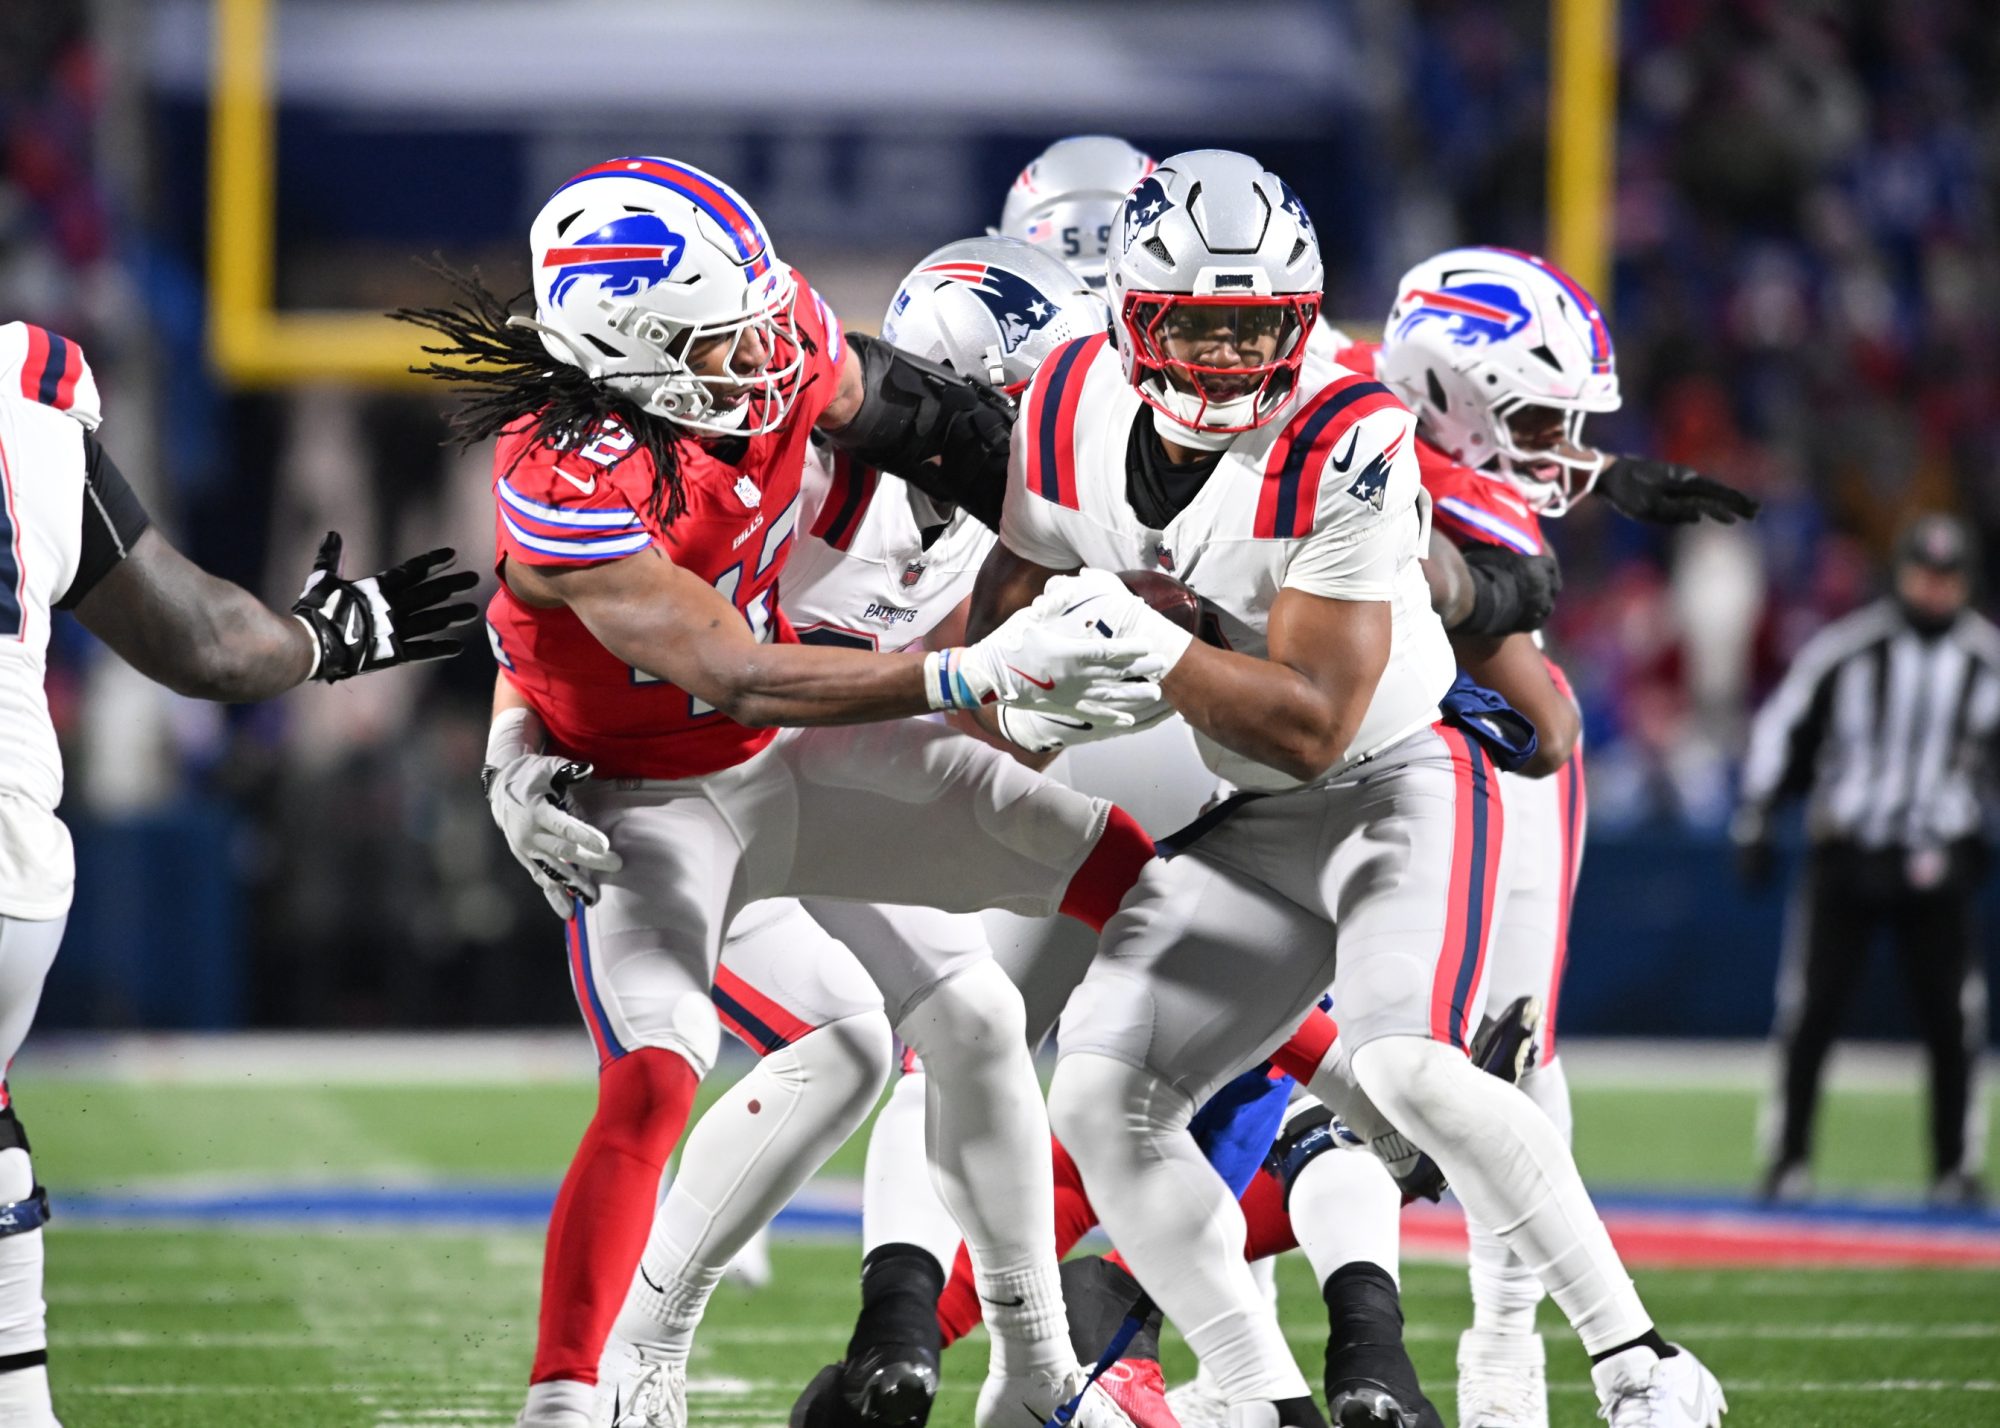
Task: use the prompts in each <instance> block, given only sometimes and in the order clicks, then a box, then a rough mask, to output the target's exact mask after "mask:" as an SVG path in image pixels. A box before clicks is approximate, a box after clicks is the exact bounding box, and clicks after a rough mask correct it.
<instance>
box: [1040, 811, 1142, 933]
mask: <svg viewBox="0 0 2000 1428" xmlns="http://www.w3.org/2000/svg"><path fill="white" fill-rule="evenodd" d="M1152 861H1153V840H1152V839H1151V838H1149V837H1147V836H1146V830H1145V829H1143V828H1141V827H1140V826H1139V820H1138V819H1136V818H1134V817H1133V816H1132V815H1131V814H1129V813H1127V812H1126V811H1125V810H1124V809H1122V808H1120V807H1118V805H1117V804H1115V803H1114V804H1113V805H1112V806H1111V816H1110V817H1109V818H1108V819H1106V820H1105V823H1104V832H1103V833H1102V834H1101V835H1100V836H1099V837H1098V840H1097V846H1096V847H1095V848H1092V849H1091V850H1090V856H1089V857H1087V858H1085V859H1084V860H1083V866H1082V867H1080V868H1078V869H1077V870H1076V876H1075V877H1073V878H1071V879H1070V880H1069V886H1068V887H1067V888H1065V889H1064V890H1063V900H1062V911H1063V915H1064V916H1066V917H1073V918H1075V919H1076V920H1077V921H1078V922H1081V923H1082V924H1083V925H1084V926H1085V927H1088V928H1089V929H1090V930H1091V931H1093V932H1102V931H1103V930H1104V924H1105V923H1107V922H1109V921H1110V920H1111V914H1112V913H1114V912H1116V911H1118V904H1119V903H1121V902H1123V901H1124V900H1125V894H1126V893H1128V892H1130V891H1132V884H1134V883H1136V882H1138V881H1139V874H1140V873H1142V872H1144V871H1145V870H1146V864H1148V863H1150V862H1152Z"/></svg>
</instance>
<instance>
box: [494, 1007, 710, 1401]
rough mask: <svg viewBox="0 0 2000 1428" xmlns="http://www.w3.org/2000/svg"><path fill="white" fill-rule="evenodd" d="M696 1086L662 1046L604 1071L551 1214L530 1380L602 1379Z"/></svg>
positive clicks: (685, 1067) (696, 1079) (694, 1077)
mask: <svg viewBox="0 0 2000 1428" xmlns="http://www.w3.org/2000/svg"><path fill="white" fill-rule="evenodd" d="M700 1080H701V1078H700V1077H699V1076H697V1075H696V1074H695V1070H694V1068H693V1067H692V1066H690V1065H688V1063H687V1061H686V1060H685V1059H684V1058H682V1057H681V1056H679V1055H678V1054H676V1053H675V1052H672V1051H667V1050H665V1049H663V1048H660V1047H656V1046H647V1047H640V1048H639V1049H638V1050H636V1051H633V1052H631V1053H629V1054H628V1055H625V1056H622V1057H620V1058H619V1059H617V1060H616V1061H613V1062H611V1063H610V1064H608V1065H607V1066H605V1068H604V1069H603V1071H602V1072H600V1073H599V1075H598V1078H597V1114H596V1115H595V1116H593V1117H592V1118H591V1122H590V1127H589V1129H587V1130H585V1131H584V1133H583V1141H582V1143H581V1144H579V1145H578V1146H577V1148H576V1155H575V1156H574V1157H573V1158H572V1159H571V1160H570V1163H569V1173H568V1174H567V1175H565V1176H564V1177H563V1183H562V1189H560V1190H559V1191H557V1192H556V1207H555V1211H554V1213H552V1214H551V1215H550V1216H549V1240H548V1249H547V1251H546V1252H545V1254H544V1256H543V1259H542V1313H541V1324H540V1331H539V1333H538V1335H537V1337H536V1340H535V1367H534V1372H533V1374H532V1375H531V1376H530V1378H529V1382H530V1383H547V1382H548V1381H549V1380H551V1379H574V1380H577V1381H579V1382H582V1383H595V1382H597V1360H598V1356H599V1355H600V1354H602V1353H603V1352H604V1341H605V1339H606V1338H608V1337H609V1336H610V1333H611V1321H612V1320H613V1319H615V1318H617V1317H618V1310H619V1308H620V1307H621V1306H622V1305H623V1304H624V1302H625V1290H626V1287H627V1286H628V1285H630V1284H631V1282H632V1271H633V1270H634V1269H636V1268H637V1267H638V1264H639V1256H640V1254H641V1253H642V1252H643V1251H644V1250H645V1248H646V1234H647V1232H648V1231H649V1230H650V1229H651V1228H652V1226H653V1205H654V1202H655V1201H656V1200H657V1199H658V1198H659V1193H660V1172H661V1170H662V1169H663V1168H664V1167H665V1166H666V1163H667V1157H668V1156H670V1155H672V1154H673V1150H674V1146H675V1144H676V1143H678V1142H679V1140H680V1138H681V1132H682V1131H683V1130H684V1129H686V1127H687V1119H688V1112H689V1110H690V1109H692V1108H693V1106H694V1092H695V1087H696V1086H697V1085H699V1084H700Z"/></svg>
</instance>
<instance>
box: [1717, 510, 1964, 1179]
mask: <svg viewBox="0 0 2000 1428" xmlns="http://www.w3.org/2000/svg"><path fill="white" fill-rule="evenodd" d="M1974 567H1975V551H1974V548H1973V542H1972V538H1971V535H1970V534H1969V532H1968V531H1967V529H1966V528H1965V526H1963V525H1961V524H1960V523H1959V522H1958V521H1956V520H1954V519H1952V518H1951V517H1949V516H1942V515H1929V516H1922V517H1919V518H1918V519H1917V520H1916V521H1915V522H1914V523H1912V524H1911V525H1910V526H1908V527H1907V528H1906V529H1905V530H1904V531H1903V533H1902V535H1901V536H1900V537H1899V539H1898V540H1897V543H1896V554H1895V566H1894V571H1893V574H1894V589H1893V592H1892V594H1891V595H1890V596H1889V597H1888V598H1885V599H1883V600H1880V601H1878V602H1877V603H1875V604H1873V605H1870V606H1867V607H1866V608H1864V609H1862V610H1858V611H1856V612H1855V613H1854V614H1852V615H1849V616H1848V617H1847V618H1845V619H1843V620H1840V621H1837V622H1836V623H1834V624H1832V625H1830V626H1828V627H1827V628H1826V629H1824V630H1822V631H1821V632H1820V633H1819V634H1818V635H1817V636H1815V637H1814V638H1813V639H1812V640H1811V641H1810V642H1809V643H1808V644H1807V645H1806V647H1805V648H1804V649H1803V650H1801V651H1800V652H1799V656H1798V660H1797V662H1796V663H1795V664H1794V665H1793V666H1792V669H1791V672H1790V673H1789V674H1788V675H1787V676H1786V677H1785V681H1784V683H1783V684H1781V685H1780V686H1779V687H1778V690H1777V692H1776V693H1775V694H1774V695H1772V696H1771V700H1770V702H1769V703H1768V704H1766V705H1765V706H1764V708H1763V709H1761V710H1760V711H1758V714H1757V718H1756V722H1755V723H1754V724H1753V726H1752V728H1751V733H1750V752H1749V757H1748V759H1747V760H1746V762H1745V765H1744V769H1743V802H1742V806H1741V807H1740V808H1739V809H1738V811H1737V815H1736V820H1735V823H1734V825H1733V826H1732V830H1731V832H1732V836H1733V837H1734V839H1735V842H1736V845H1737V851H1738V859H1739V865H1740V868H1741V870H1742V872H1743V874H1744V877H1745V880H1746V881H1748V882H1749V883H1750V884H1751V885H1752V886H1757V885H1760V884H1762V883H1765V882H1767V881H1768V880H1769V878H1770V875H1771V870H1772V866H1773V857H1772V844H1771V832H1770V825H1771V811H1772V809H1773V808H1774V807H1775V806H1776V805H1777V804H1778V802H1779V801H1780V800H1782V799H1784V798H1786V797H1788V796H1790V795H1792V794H1795V793H1802V792H1803V793H1808V794H1809V799H1808V803H1807V812H1806V831H1807V836H1808V840H1809V843H1810V845H1811V846H1810V851H1809V853H1808V855H1807V859H1806V866H1805V875H1804V878H1803V879H1802V881H1801V884H1800V886H1799V888H1798V890H1797V894H1796V896H1795V898H1794V901H1793V905H1792V909H1791V914H1790V919H1789V926H1788V928H1787V935H1786V942H1785V954H1784V958H1783V962H1782V966H1781V970H1780V972H1779V976H1778V1020H1777V1028H1776V1031H1775V1036H1776V1038H1777V1040H1778V1042H1779V1044H1780V1045H1781V1046H1782V1048H1783V1051H1784V1069H1783V1080H1782V1082H1781V1084H1780V1087H1779V1097H1778V1104H1777V1105H1776V1107H1775V1108H1774V1109H1775V1111H1776V1113H1777V1114H1776V1116H1775V1126H1773V1127H1771V1129H1773V1130H1774V1131H1775V1137H1774V1140H1773V1143H1772V1144H1771V1146H1770V1148H1769V1152H1768V1153H1769V1155H1770V1160H1769V1162H1768V1165H1767V1167H1766V1172H1765V1177H1764V1182H1763V1193H1764V1196H1765V1198H1767V1199H1771V1200H1791V1199H1797V1198H1799V1197H1801V1196H1803V1195H1804V1194H1805V1192H1806V1190H1807V1188H1808V1182H1809V1177H1808V1166H1809V1164H1810V1160H1811V1149H1812V1126H1813V1112H1814V1109H1815V1106H1816V1103H1817V1101H1818V1099H1819V1082H1820V1071H1821V1069H1822V1068H1823V1067H1824V1066H1825V1064H1826V1056H1827V1052H1828V1050H1829V1049H1830V1048H1831V1047H1832V1045H1833V1039H1834V1035H1835V1032H1836V1031H1837V1029H1838V1027H1839V1023H1840V1017H1841V1013H1842V1011H1843V1009H1844V1008H1845V1007H1846V1004H1847V1002H1848V999H1849V995H1850V993H1851V992H1852V991H1853V988H1854V985H1855V983H1856V982H1857V981H1858V980H1859V979H1860V976H1861V972H1862V969H1863V966H1864V963H1865V961H1866V959H1867V957H1868V954H1869V950H1870V944H1871V942H1872V941H1873V940H1874V938H1875V935H1876V934H1877V933H1878V932H1879V931H1880V930H1881V929H1883V928H1885V927H1887V928H1890V929H1892V930H1893V931H1894V933H1895V942H1896V954H1897V960H1898V962H1899V964H1900V970H1901V973H1902V978H1903V982H1904V985H1905V987H1906V988H1907V991H1908V994H1909V998H1910V1004H1911V1007H1912V1009H1913V1011H1914V1013H1915V1016H1916V1020H1917V1025H1918V1026H1919V1028H1920V1029H1921V1032H1922V1035H1923V1039H1924V1045H1925V1048H1926V1050H1927V1051H1928V1053H1929V1057H1930V1071H1931V1121H1930V1129H1931V1156H1932V1174H1933V1179H1932V1182H1931V1201H1932V1203H1933V1204H1935V1205H1941V1206H1964V1205H1976V1204H1979V1203H1981V1202H1982V1201H1983V1199H1984V1195H1985V1188H1984V1186H1983V1185H1982V1183H1981V1182H1980V1179H1979V1175H1978V1170H1979V1167H1980V1163H1981V1161H1982V1159H1983V1154H1984V1151H1983V1144H1982V1142H1983V1139H1984V1137H1983V1131H1984V1116H1983V1114H1982V1109H1983V1108H1982V1107H1981V1106H1980V1105H1979V1102H1978V1098H1977V1097H1976V1096H1974V1094H1973V1073H1974V1070H1975V1067H1976V1065H1977V1061H1978V1056H1979V1052H1980V1049H1981V1047H1982V1046H1983V1045H1984V1042H1985V1037H1986V983H1985V976H1984V973H1983V970H1982V968H1981V965H1980V957H1979V951H1978V947H1977V945H1976V941H1977V939H1976V936H1975V922H1974V902H1975V900H1976V898H1977V896H1978V893H1979V887H1980V883H1981V881H1982V879H1983V876H1984V873H1985V869H1986V861H1987V852H1988V834H1987V828H1986V822H1987V819H1986V806H1985V805H1986V803H1987V801H1988V800H1989V798H1990V796H1991V790H1990V787H1989V774H1990V773H1991V769H1992V765H1991V762H1990V757H1989V756H1990V751H1991V750H1992V748H1993V744H1994V740H1995V736H1996V728H2000V629H1996V628H1995V627H1994V626H1993V625H1992V624H1991V623H1990V622H1988V621H1987V620H1985V619H1982V618H1981V617H1980V616H1979V615H1978V614H1976V613H1975V612H1973V611H1972V610H1970V609H1969V608H1968V605H1969V603H1970V601H1971V598H1972V584H1973V570H1974Z"/></svg>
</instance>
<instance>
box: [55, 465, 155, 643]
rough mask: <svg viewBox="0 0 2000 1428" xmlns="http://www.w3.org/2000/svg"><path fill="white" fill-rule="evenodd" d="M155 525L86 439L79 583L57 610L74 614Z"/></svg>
mask: <svg viewBox="0 0 2000 1428" xmlns="http://www.w3.org/2000/svg"><path fill="white" fill-rule="evenodd" d="M152 523H153V522H152V519H151V518H150V517H148V516H147V514H146V508H145V506H144V505H142V504H141V503H140V501H139V496H138V493H137V492H135V491H134V490H133V489H132V488H131V486H129V485H128V484H126V481H125V473H124V472H122V471H120V470H119V469H118V463H117V462H115V461H113V460H112V459H111V455H110V453H109V452H107V451H106V450H105V449H104V447H103V446H102V445H101V444H100V443H99V442H98V440H97V438H96V437H94V436H92V435H91V434H90V433H89V432H85V433H84V435H83V547H82V551H81V553H80V554H79V555H78V556H77V561H76V578H75V579H74V580H72V581H70V583H69V589H67V590H65V591H64V592H63V596H62V599H60V600H58V601H56V608H57V609H58V610H73V609H75V608H76V603H77V601H79V600H81V599H82V598H83V597H84V596H86V595H88V594H89V593H90V592H91V590H92V589H93V588H94V587H95V586H96V584H97V582H98V581H100V580H102V579H103V578H104V577H105V576H106V575H108V574H110V573H111V567H112V566H114V565H116V564H117V563H118V562H119V561H121V560H123V559H124V558H125V553H126V552H127V551H129V550H131V549H132V542H134V541H136V540H137V539H138V538H139V537H140V536H141V535H142V534H144V533H145V530H146V527H147V526H149V525H151V524H152Z"/></svg>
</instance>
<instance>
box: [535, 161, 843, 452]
mask: <svg viewBox="0 0 2000 1428" xmlns="http://www.w3.org/2000/svg"><path fill="white" fill-rule="evenodd" d="M528 246H529V251H530V261H531V262H532V264H533V268H534V274H533V276H534V292H535V315H534V317H533V319H532V320H530V319H525V318H517V319H515V321H516V322H520V323H524V324H526V325H529V326H532V327H533V328H534V329H535V330H536V331H537V332H539V333H540V334H541V338H542V345H543V346H544V347H546V348H547V349H548V351H549V355H550V356H552V357H554V358H555V359H556V360H557V361H559V362H566V363H568V364H569V365H571V366H573V367H578V368H581V369H582V370H583V371H584V373H585V374H586V375H588V376H589V377H590V378H591V379H592V380H593V381H597V382H602V383H603V384H604V385H605V386H607V387H609V388H611V389H612V390H614V391H616V392H618V393H620V394H621V395H623V396H625V397H628V398H629V399H631V400H632V401H634V402H636V403H637V404H638V405H639V406H641V407H643V408H644V409H645V410H647V411H649V412H651V413H653V414H654V415H655V416H660V417H665V418H666V419H667V420H669V421H671V422H673V423H674V424H675V425H677V426H682V427H687V428H690V429H692V430H694V431H705V432H722V433H733V434H737V435H743V436H755V435H757V434H759V433H762V432H767V431H771V430H774V429H775V428H777V427H778V426H780V425H782V424H783V422H784V420H785V417H786V415H787V414H788V413H789V412H790V411H791V408H792V404H793V402H794V400H795V399H796V398H797V396H798V387H799V379H800V375H801V373H802V372H803V371H804V369H805V354H804V351H803V349H802V348H801V346H800V343H799V338H798V333H797V331H796V330H795V328H794V326H793V322H792V304H793V301H794V299H795V297H796V296H797V291H798V289H797V283H796V281H795V280H794V278H793V276H792V270H791V269H790V268H788V267H787V266H785V264H783V263H781V262H779V261H778V258H777V255H776V254H775V253H773V252H772V251H771V240H770V238H769V237H768V236H767V235H766V233H765V231H764V225H763V223H762V222H760V221H759V220H758V217H757V215H756V213H755V212H754V211H753V210H752V209H751V207H750V205H749V204H747V203H745V202H744V201H743V199H742V197H741V196H740V195H738V194H737V193H736V191H735V190H734V189H732V188H730V187H729V186H728V185H727V184H725V183H723V182H722V181H721V180H720V179H718V178H715V177H714V176H713V175H710V174H706V173H703V172H702V171H701V170H700V169H697V168H695V167H693V166H692V165H690V164H684V163H680V162H678V161H677V160H674V159H666V158H655V157H651V156H645V155H641V156H635V157H628V158H619V159H610V160H607V161H606V162H604V163H601V164H593V165H592V166H591V167H589V168H587V169H585V170H584V171H583V172H582V173H580V174H578V175H576V177H574V178H572V179H570V180H569V181H568V182H567V183H565V184H563V185H562V186H561V187H560V188H558V189H557V190H556V191H555V192H554V193H553V194H551V195H550V196H549V200H548V202H547V203H545V204H543V205H542V211H541V212H540V213H538V214H536V215H535V221H534V223H533V224H532V225H530V227H529V229H528ZM752 340H754V341H755V342H758V343H761V345H762V350H763V351H764V352H766V353H768V354H769V358H768V361H767V362H766V363H765V364H764V365H763V366H762V367H761V368H759V369H757V370H754V371H750V372H741V371H738V370H737V362H736V358H737V355H738V354H739V353H740V352H741V351H742V348H743V344H744V343H745V342H746V341H752ZM716 341H720V342H722V343H724V344H726V346H725V350H724V351H723V353H722V354H721V355H722V356H723V357H724V358H725V359H727V360H726V361H725V363H724V364H723V367H722V373H723V374H722V375H716V374H714V373H713V372H710V373H703V372H702V371H699V370H697V369H696V366H695V364H694V362H693V360H692V358H693V357H694V355H695V354H696V350H697V349H698V348H706V347H709V346H710V345H711V344H713V343H714V342H716ZM703 355H704V356H708V355H709V354H708V353H706V352H704V354H703ZM709 365H710V366H711V367H713V366H714V365H715V364H714V362H713V360H712V357H711V358H710V361H709ZM746 365H747V364H746Z"/></svg>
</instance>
